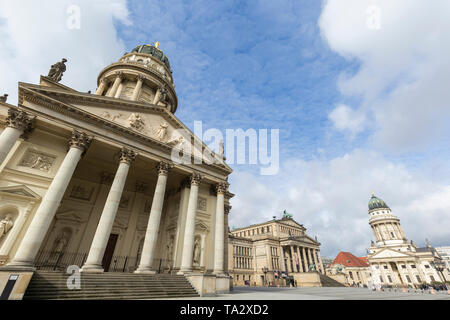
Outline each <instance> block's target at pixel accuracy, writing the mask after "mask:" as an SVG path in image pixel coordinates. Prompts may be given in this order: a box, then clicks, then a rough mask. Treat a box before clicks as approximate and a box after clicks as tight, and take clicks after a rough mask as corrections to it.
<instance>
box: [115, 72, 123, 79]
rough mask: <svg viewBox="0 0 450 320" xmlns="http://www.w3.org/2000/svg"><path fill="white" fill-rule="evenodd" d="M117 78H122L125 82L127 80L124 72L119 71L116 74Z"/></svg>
mask: <svg viewBox="0 0 450 320" xmlns="http://www.w3.org/2000/svg"><path fill="white" fill-rule="evenodd" d="M116 77H117V78H120V79H121V80H123V79H124V78H125V76H124V74H123V72H122V71H117V72H116Z"/></svg>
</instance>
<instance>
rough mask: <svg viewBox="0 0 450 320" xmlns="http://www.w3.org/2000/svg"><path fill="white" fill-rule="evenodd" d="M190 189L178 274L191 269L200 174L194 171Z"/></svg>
mask: <svg viewBox="0 0 450 320" xmlns="http://www.w3.org/2000/svg"><path fill="white" fill-rule="evenodd" d="M190 180H191V191H190V192H189V203H188V208H187V216H186V227H185V231H184V243H183V254H182V258H181V267H180V271H179V272H178V274H185V273H189V272H191V271H192V256H193V254H194V253H193V250H194V237H195V217H196V215H197V201H198V188H199V186H200V181H201V180H202V176H201V175H200V174H198V173H196V172H194V173H193V174H192V175H191V177H190Z"/></svg>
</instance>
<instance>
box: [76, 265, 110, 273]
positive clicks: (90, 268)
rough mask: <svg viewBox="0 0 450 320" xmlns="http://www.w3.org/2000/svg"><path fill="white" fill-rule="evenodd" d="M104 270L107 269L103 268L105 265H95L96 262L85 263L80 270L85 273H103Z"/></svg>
mask: <svg viewBox="0 0 450 320" xmlns="http://www.w3.org/2000/svg"><path fill="white" fill-rule="evenodd" d="M104 271H105V270H104V269H103V267H102V266H101V265H95V264H91V265H84V266H83V267H81V269H80V272H85V273H103V272H104Z"/></svg>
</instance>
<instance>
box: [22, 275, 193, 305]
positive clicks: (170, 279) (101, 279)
mask: <svg viewBox="0 0 450 320" xmlns="http://www.w3.org/2000/svg"><path fill="white" fill-rule="evenodd" d="M69 276H70V275H69V274H64V273H62V272H48V271H45V272H44V271H37V272H35V273H34V274H33V277H32V278H31V281H30V284H29V286H28V288H27V290H26V292H25V295H24V297H23V299H24V300H47V299H58V300H80V299H92V300H99V299H103V300H118V299H133V300H139V299H155V298H158V299H164V298H176V297H198V296H199V295H198V293H197V291H196V290H195V289H194V288H193V287H192V285H191V284H190V283H189V281H188V280H187V279H186V278H185V277H184V276H180V275H171V274H155V275H143V274H133V273H115V272H114V273H113V272H105V273H101V274H86V273H82V274H81V289H73V290H70V289H68V288H67V278H68V277H69Z"/></svg>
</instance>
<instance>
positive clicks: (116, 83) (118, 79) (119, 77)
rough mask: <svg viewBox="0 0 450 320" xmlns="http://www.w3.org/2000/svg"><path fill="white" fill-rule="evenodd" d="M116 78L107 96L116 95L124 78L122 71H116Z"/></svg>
mask: <svg viewBox="0 0 450 320" xmlns="http://www.w3.org/2000/svg"><path fill="white" fill-rule="evenodd" d="M116 75H117V76H116V79H115V80H114V83H113V86H112V88H111V90H110V91H109V92H108V94H107V95H106V96H107V97H114V96H115V95H116V91H117V88H119V84H120V83H121V82H122V79H123V74H122V72H121V71H120V72H117V73H116Z"/></svg>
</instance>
